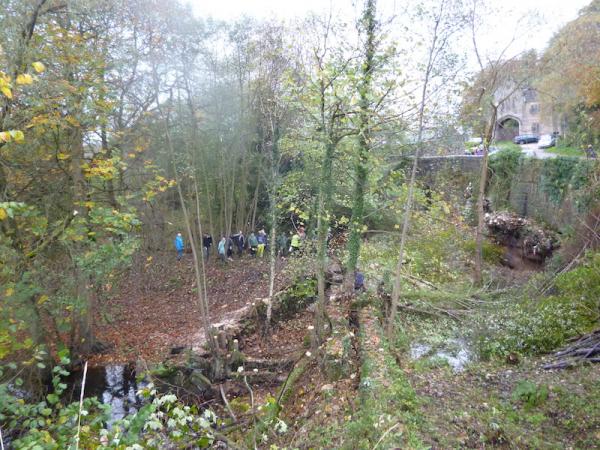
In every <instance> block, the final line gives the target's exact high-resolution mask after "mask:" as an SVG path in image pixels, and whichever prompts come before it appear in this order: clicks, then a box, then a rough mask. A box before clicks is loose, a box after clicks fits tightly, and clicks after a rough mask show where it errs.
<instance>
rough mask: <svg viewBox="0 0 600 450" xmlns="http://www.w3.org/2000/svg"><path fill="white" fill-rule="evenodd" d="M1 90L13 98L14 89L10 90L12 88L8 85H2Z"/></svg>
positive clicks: (6, 95)
mask: <svg viewBox="0 0 600 450" xmlns="http://www.w3.org/2000/svg"><path fill="white" fill-rule="evenodd" d="M0 91H2V93H3V94H4V96H5V97H7V98H12V97H13V96H12V91H11V90H10V88H9V87H8V86H2V87H0Z"/></svg>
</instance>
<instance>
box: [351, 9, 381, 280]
mask: <svg viewBox="0 0 600 450" xmlns="http://www.w3.org/2000/svg"><path fill="white" fill-rule="evenodd" d="M362 25H363V27H364V33H365V35H366V36H365V37H366V40H365V48H364V61H363V64H362V68H361V80H360V83H359V87H358V94H359V97H360V102H359V108H360V113H359V126H358V155H357V157H356V165H355V169H354V171H355V176H356V179H355V183H354V201H353V204H352V219H351V221H350V238H349V239H348V245H347V248H348V260H347V261H346V278H345V280H344V289H345V291H346V292H351V291H352V289H353V287H354V272H355V271H356V266H357V264H358V256H359V253H360V241H361V237H362V233H363V226H364V218H365V190H366V187H367V176H368V173H369V170H368V167H369V151H370V146H371V109H370V101H369V98H370V96H371V93H372V87H371V81H372V78H373V66H374V60H375V31H376V21H375V0H367V2H366V4H365V10H364V13H363V17H362Z"/></svg>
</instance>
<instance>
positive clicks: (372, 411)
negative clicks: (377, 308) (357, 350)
mask: <svg viewBox="0 0 600 450" xmlns="http://www.w3.org/2000/svg"><path fill="white" fill-rule="evenodd" d="M361 326H363V328H362V329H361V335H360V340H361V348H362V349H363V365H362V367H361V382H360V389H359V395H360V397H359V401H358V408H357V411H356V413H355V414H354V415H353V416H352V419H351V420H350V421H349V422H347V423H346V426H345V431H346V442H345V443H344V445H343V446H342V448H348V449H355V448H357V449H358V448H373V446H375V445H377V446H378V448H413V449H417V448H426V446H424V445H423V443H422V441H421V439H420V438H419V435H418V434H417V430H418V429H419V428H420V426H421V422H422V417H421V415H420V412H419V399H418V397H417V395H416V393H415V391H414V389H413V388H412V386H411V384H410V383H409V381H408V379H407V377H406V374H405V373H404V371H403V370H402V369H401V368H400V367H399V366H398V364H397V363H396V360H395V359H394V357H393V356H392V354H391V353H390V351H389V346H388V343H387V341H386V340H385V338H384V336H383V330H382V329H381V327H380V326H379V323H378V322H377V320H372V321H371V322H370V324H369V326H367V327H364V324H362V323H361ZM373 334H374V335H373ZM375 343H377V345H374V344H375Z"/></svg>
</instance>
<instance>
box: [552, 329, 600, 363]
mask: <svg viewBox="0 0 600 450" xmlns="http://www.w3.org/2000/svg"><path fill="white" fill-rule="evenodd" d="M554 359H555V360H554V361H553V362H551V363H548V364H546V365H544V366H543V368H544V369H565V368H568V367H573V366H576V365H578V364H580V363H584V362H590V363H596V362H600V330H595V331H593V332H591V333H589V334H586V335H585V336H582V337H580V338H579V339H577V340H576V341H575V342H574V343H573V344H571V345H569V346H567V347H566V348H564V349H562V350H560V351H558V352H556V353H555V354H554Z"/></svg>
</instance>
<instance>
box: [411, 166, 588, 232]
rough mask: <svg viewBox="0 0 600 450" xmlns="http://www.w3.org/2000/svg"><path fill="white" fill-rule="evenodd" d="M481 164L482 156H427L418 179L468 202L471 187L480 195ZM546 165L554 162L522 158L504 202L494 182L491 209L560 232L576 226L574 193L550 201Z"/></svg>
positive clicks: (457, 199) (449, 195)
mask: <svg viewBox="0 0 600 450" xmlns="http://www.w3.org/2000/svg"><path fill="white" fill-rule="evenodd" d="M556 159H560V158H556ZM567 159H568V158H567ZM482 161H483V158H482V157H481V156H470V155H449V156H425V157H422V158H420V159H419V163H418V176H419V179H420V180H421V181H422V182H423V183H424V184H425V185H427V186H429V187H430V188H431V189H434V190H436V191H438V192H442V193H444V195H445V196H446V197H450V198H451V201H453V202H458V203H460V202H465V196H464V194H465V191H466V189H467V186H468V185H469V183H471V184H472V186H473V189H472V191H473V194H474V195H477V192H476V191H477V187H478V186H479V174H480V172H481V164H482ZM580 161H584V162H585V160H580ZM545 164H552V160H544V159H538V158H522V159H521V162H520V164H519V166H518V168H517V171H516V173H515V174H514V175H513V177H512V180H511V182H510V183H509V185H510V190H509V191H508V193H502V194H501V195H502V197H503V198H498V197H499V196H500V195H499V194H498V193H496V192H494V189H493V182H492V185H491V188H490V189H488V191H489V192H488V194H487V195H488V197H489V198H490V200H491V205H492V209H494V210H500V209H510V210H512V211H514V212H516V213H517V214H519V215H521V216H523V217H529V218H533V219H534V220H537V221H542V222H545V223H547V224H550V225H552V226H554V227H556V228H558V229H561V228H564V227H565V226H568V225H573V224H574V223H575V222H576V220H577V216H578V214H580V212H579V211H577V204H576V203H577V202H576V201H574V197H573V193H572V192H570V191H569V192H566V193H565V195H564V198H563V200H562V201H560V202H557V201H556V200H552V199H551V198H549V196H548V194H547V192H546V190H545V189H544V176H545V175H544V173H545V170H544V165H545ZM492 176H493V174H492Z"/></svg>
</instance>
